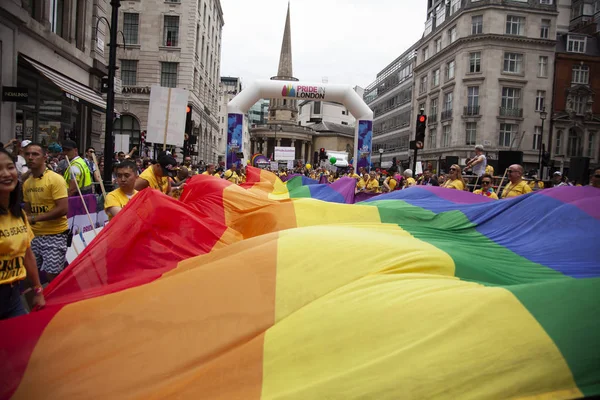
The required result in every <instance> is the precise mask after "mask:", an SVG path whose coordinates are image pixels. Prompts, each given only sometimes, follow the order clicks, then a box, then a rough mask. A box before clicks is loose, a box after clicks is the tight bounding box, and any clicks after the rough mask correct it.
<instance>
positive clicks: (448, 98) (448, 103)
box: [444, 92, 454, 112]
mask: <svg viewBox="0 0 600 400" xmlns="http://www.w3.org/2000/svg"><path fill="white" fill-rule="evenodd" d="M453 97H454V96H453V93H452V92H450V93H446V94H445V95H444V111H446V112H448V111H450V112H451V111H452V101H453Z"/></svg>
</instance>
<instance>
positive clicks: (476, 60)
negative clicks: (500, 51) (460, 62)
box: [469, 51, 481, 74]
mask: <svg viewBox="0 0 600 400" xmlns="http://www.w3.org/2000/svg"><path fill="white" fill-rule="evenodd" d="M469 72H470V73H472V74H475V73H479V72H481V52H479V51H478V52H475V53H470V54H469Z"/></svg>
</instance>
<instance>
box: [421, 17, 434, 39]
mask: <svg viewBox="0 0 600 400" xmlns="http://www.w3.org/2000/svg"><path fill="white" fill-rule="evenodd" d="M432 30H433V18H429V19H428V20H427V21H425V32H424V33H423V35H424V36H427V35H429V34H430V33H431V31H432Z"/></svg>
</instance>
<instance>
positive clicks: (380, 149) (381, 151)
mask: <svg viewBox="0 0 600 400" xmlns="http://www.w3.org/2000/svg"><path fill="white" fill-rule="evenodd" d="M381 157H383V147H380V148H379V168H382V167H381Z"/></svg>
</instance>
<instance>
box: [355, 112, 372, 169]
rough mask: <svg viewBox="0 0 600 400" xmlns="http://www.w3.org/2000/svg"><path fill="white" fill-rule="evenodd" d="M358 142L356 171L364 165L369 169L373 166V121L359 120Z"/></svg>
mask: <svg viewBox="0 0 600 400" xmlns="http://www.w3.org/2000/svg"><path fill="white" fill-rule="evenodd" d="M357 129H358V143H357V146H358V147H357V149H358V151H357V157H358V161H357V162H356V166H355V167H356V171H358V170H359V169H360V167H364V168H365V169H366V170H367V171H369V170H370V168H371V147H372V142H373V121H367V120H361V121H358V128H357Z"/></svg>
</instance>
